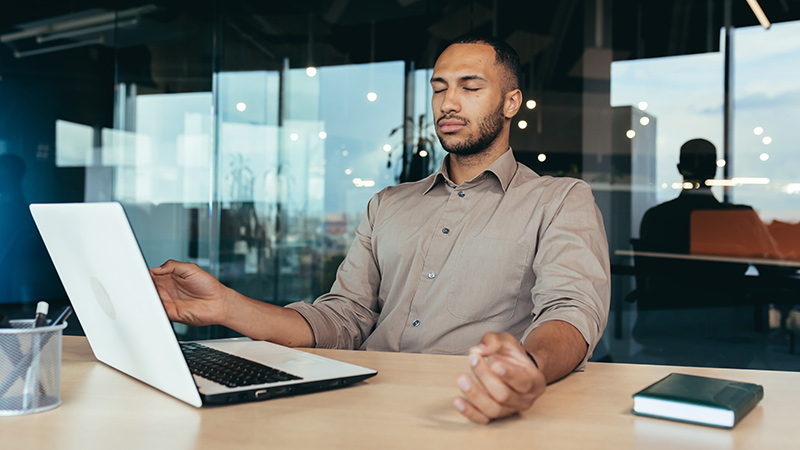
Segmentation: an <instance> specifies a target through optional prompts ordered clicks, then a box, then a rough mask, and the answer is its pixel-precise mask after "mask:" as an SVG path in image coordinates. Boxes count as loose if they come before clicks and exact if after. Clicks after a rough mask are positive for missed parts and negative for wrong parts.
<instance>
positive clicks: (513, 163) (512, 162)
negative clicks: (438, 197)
mask: <svg viewBox="0 0 800 450" xmlns="http://www.w3.org/2000/svg"><path fill="white" fill-rule="evenodd" d="M448 158H450V155H449V154H448V155H447V156H445V157H444V159H443V160H442V164H441V166H439V170H438V171H437V172H436V173H435V174H434V175H433V177H432V179H431V181H430V184H429V185H428V189H426V190H425V192H424V193H423V194H422V195H425V194H427V193H428V192H430V190H431V189H433V187H434V186H436V185H437V184H439V183H440V182H445V183H448V184H450V185H452V186H455V183H453V182H452V181H450V176H449V174H448V173H447V161H448ZM488 173H492V174H494V176H495V177H497V181H499V182H500V187H501V188H503V192H505V191H506V190H508V186H509V184H511V179H512V178H514V174H515V173H517V160H516V158H514V153H513V152H512V151H511V147H508V151H506V152H505V153H503V154H502V155H500V157H499V158H497V159H496V160H495V161H494V162H493V163H492V164H491V165H490V166H489V167H487V168H486V169H484V170H483V171H482V172H481V173H479V174H478V175H476V176H475V178H473V179H472V180H469V181H465V182H464V184H467V183H471V182H477V181H478V180H481V179H482V178H485V177H486V174H488Z"/></svg>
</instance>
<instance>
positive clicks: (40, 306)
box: [33, 302, 50, 328]
mask: <svg viewBox="0 0 800 450" xmlns="http://www.w3.org/2000/svg"><path fill="white" fill-rule="evenodd" d="M49 310H50V305H49V304H48V303H47V302H39V303H37V304H36V319H35V320H34V321H33V326H34V328H38V327H41V326H44V324H46V323H47V312H48V311H49Z"/></svg>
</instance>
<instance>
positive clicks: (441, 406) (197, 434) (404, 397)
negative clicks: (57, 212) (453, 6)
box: [0, 336, 800, 450]
mask: <svg viewBox="0 0 800 450" xmlns="http://www.w3.org/2000/svg"><path fill="white" fill-rule="evenodd" d="M313 352H314V353H319V354H322V355H325V356H329V357H334V358H338V359H341V360H344V361H349V362H352V363H356V364H361V365H365V366H369V367H373V368H375V369H378V370H379V372H380V373H379V374H378V376H376V377H374V378H372V379H370V380H367V381H366V382H362V383H360V384H357V385H355V386H352V387H349V388H346V389H342V390H337V391H328V392H321V393H316V394H310V395H303V396H298V397H291V398H282V399H276V400H268V401H265V402H257V403H247V404H241V405H232V406H222V407H214V408H203V409H195V408H193V407H191V406H189V405H186V404H184V403H182V402H180V401H178V400H175V399H173V398H172V397H169V396H167V395H166V394H162V393H160V392H159V391H156V390H155V389H153V388H150V387H149V386H147V385H144V384H142V383H140V382H138V381H136V380H134V379H132V378H129V377H128V376H126V375H123V374H122V373H119V372H117V371H115V370H113V369H111V368H109V367H107V366H105V365H103V364H101V363H99V362H97V361H95V359H94V357H93V356H92V353H91V351H90V350H89V347H88V344H87V343H86V340H85V339H84V338H81V337H69V336H67V337H65V338H64V355H63V366H62V367H63V370H62V400H63V404H62V405H61V406H59V407H58V408H56V409H54V410H52V411H48V412H43V413H38V414H33V415H28V416H20V417H0V438H1V439H2V444H3V448H9V449H10V448H20V449H101V448H102V449H112V450H122V449H148V450H149V449H170V450H180V449H195V448H197V449H214V450H219V449H229V448H230V449H250V448H253V449H272V448H275V449H288V448H298V449H337V448H347V449H360V448H370V449H395V448H397V449H400V448H402V449H408V448H412V449H470V448H479V449H482V450H483V449H506V448H541V449H571V448H576V449H589V448H602V449H629V448H638V449H659V448H663V449H676V448H677V449H681V450H687V449H694V448H714V449H754V448H771V449H779V448H780V449H784V448H797V445H798V444H797V443H798V427H797V411H798V410H799V408H800V373H794V372H767V371H747V370H730V369H707V368H678V367H668V366H646V365H627V364H609V363H590V364H589V367H588V368H587V370H586V372H582V373H574V374H572V375H570V376H569V377H567V378H566V379H564V380H562V381H560V382H558V383H556V384H554V385H551V386H550V387H548V390H547V392H546V393H545V396H544V397H542V398H541V399H540V400H539V401H538V402H537V403H536V404H535V405H534V407H533V408H532V409H531V410H530V411H528V412H526V413H524V414H522V415H520V416H517V417H512V418H510V419H506V420H501V421H497V422H494V423H492V424H490V425H488V426H480V425H473V424H471V423H469V422H467V421H466V420H465V419H463V418H462V417H461V416H460V415H459V414H458V413H457V412H456V411H455V410H454V409H453V408H452V406H451V400H452V398H453V397H454V396H456V395H457V394H458V390H457V389H456V387H455V377H456V375H458V374H459V373H461V372H463V371H465V370H466V368H467V361H466V358H465V357H457V356H433V355H416V354H394V353H377V352H356V351H342V350H338V351H337V350H313ZM673 371H681V372H685V373H691V374H698V375H707V376H718V377H726V378H731V379H737V380H742V381H750V382H755V383H760V384H762V385H764V389H765V398H764V400H762V401H761V403H760V404H759V406H757V407H756V409H755V410H753V411H752V412H751V413H750V414H749V415H748V416H747V417H745V419H744V420H743V421H742V422H741V423H740V424H739V425H738V426H737V427H736V428H735V429H734V430H722V429H715V428H708V427H703V426H699V425H690V424H681V423H676V422H669V421H664V420H659V419H651V418H646V417H638V416H635V415H633V414H631V412H630V409H631V406H632V400H631V395H632V394H633V393H634V392H636V391H638V390H639V389H641V388H643V387H645V386H646V385H648V384H650V383H652V382H653V381H656V380H658V379H659V378H661V377H662V376H664V375H667V374H668V373H670V372H673Z"/></svg>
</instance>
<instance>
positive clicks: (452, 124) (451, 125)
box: [439, 119, 466, 133]
mask: <svg viewBox="0 0 800 450" xmlns="http://www.w3.org/2000/svg"><path fill="white" fill-rule="evenodd" d="M465 126H466V124H464V122H462V121H460V120H453V119H449V120H440V121H439V131H441V132H442V133H455V132H456V131H458V130H460V129H462V128H464V127H465Z"/></svg>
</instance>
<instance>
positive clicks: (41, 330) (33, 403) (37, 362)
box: [0, 320, 67, 416]
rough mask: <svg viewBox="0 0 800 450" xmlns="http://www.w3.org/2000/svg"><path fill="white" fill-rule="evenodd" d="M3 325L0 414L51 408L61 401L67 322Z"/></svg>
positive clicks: (0, 353)
mask: <svg viewBox="0 0 800 450" xmlns="http://www.w3.org/2000/svg"><path fill="white" fill-rule="evenodd" d="M10 323H11V328H0V416H17V415H22V414H31V413H35V412H41V411H47V410H49V409H53V408H55V407H57V406H58V405H60V404H61V332H62V331H63V330H64V328H66V326H67V323H66V322H64V323H62V324H60V325H53V326H44V327H38V328H34V327H33V320H12V321H11V322H10Z"/></svg>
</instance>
